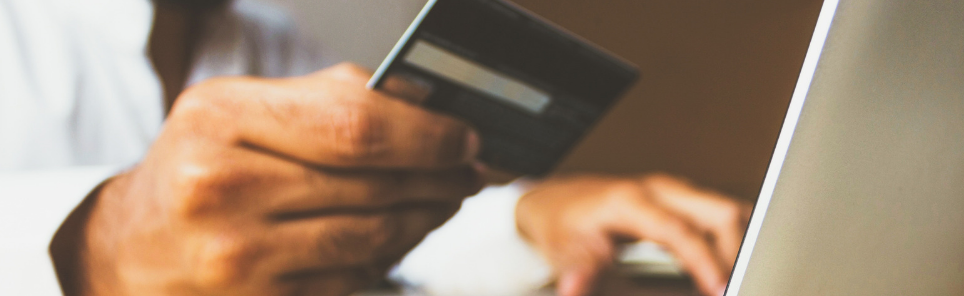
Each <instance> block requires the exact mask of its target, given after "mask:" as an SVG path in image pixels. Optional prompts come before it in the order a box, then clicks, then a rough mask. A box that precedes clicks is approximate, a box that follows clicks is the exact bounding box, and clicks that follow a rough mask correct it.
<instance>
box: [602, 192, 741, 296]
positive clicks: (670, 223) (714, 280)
mask: <svg viewBox="0 0 964 296" xmlns="http://www.w3.org/2000/svg"><path fill="white" fill-rule="evenodd" d="M612 224H613V226H612V227H613V229H614V230H615V231H616V232H618V233H622V234H624V235H629V236H635V237H636V238H637V239H649V240H652V241H654V242H656V243H658V244H661V245H663V246H665V247H666V248H667V249H668V250H669V251H670V252H671V253H673V254H674V255H675V256H676V257H677V258H679V260H680V263H681V264H682V265H683V268H684V269H686V270H687V271H688V272H689V273H690V274H691V275H692V276H693V278H694V280H695V282H696V285H697V287H699V289H700V290H701V291H702V292H703V293H706V294H708V295H710V294H712V293H716V292H718V290H719V289H721V287H723V286H724V285H726V279H725V278H724V276H723V272H722V268H721V267H720V265H719V260H718V258H717V257H716V253H715V252H714V251H713V248H712V246H711V245H710V243H709V242H708V241H707V240H706V239H705V237H704V236H703V235H701V234H700V233H699V232H697V231H695V230H694V229H693V228H692V227H691V226H690V225H688V224H686V222H685V221H684V220H682V219H680V218H677V217H675V216H672V215H671V214H669V213H668V212H666V211H665V210H662V209H660V208H658V207H653V206H646V205H641V206H636V207H632V208H626V209H624V210H622V212H621V213H618V214H617V215H614V218H613V223H612Z"/></svg>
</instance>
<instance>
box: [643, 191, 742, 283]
mask: <svg viewBox="0 0 964 296" xmlns="http://www.w3.org/2000/svg"><path fill="white" fill-rule="evenodd" d="M644 184H646V188H647V189H648V190H649V191H650V193H652V194H651V195H652V196H653V198H654V199H655V200H656V201H657V202H658V203H660V204H661V205H663V206H665V207H667V208H668V209H670V210H671V211H673V212H674V213H677V214H678V215H680V216H682V217H684V218H685V219H687V220H688V221H690V222H691V223H692V224H694V225H695V226H696V227H697V228H699V229H702V230H704V231H706V232H709V233H710V234H711V235H712V236H713V237H714V239H715V241H714V245H715V247H716V249H717V252H718V255H719V256H720V258H722V259H723V261H724V263H725V266H728V267H729V268H732V266H733V264H734V263H735V261H736V255H737V253H738V252H739V248H740V243H741V241H742V239H743V234H744V231H745V230H746V223H747V219H749V211H750V209H751V208H750V206H749V205H747V204H744V203H741V202H738V201H736V200H734V199H732V198H728V197H726V196H724V195H722V194H719V193H716V192H712V191H708V190H703V189H700V188H697V187H695V186H693V185H691V184H689V183H687V182H685V181H682V180H680V179H676V178H672V177H668V176H660V175H656V176H650V177H648V178H647V179H646V180H645V181H644Z"/></svg>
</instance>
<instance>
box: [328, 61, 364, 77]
mask: <svg viewBox="0 0 964 296" xmlns="http://www.w3.org/2000/svg"><path fill="white" fill-rule="evenodd" d="M330 70H331V73H332V74H333V75H334V76H335V77H339V78H342V79H349V80H355V79H368V78H369V77H371V72H370V71H369V70H368V69H366V68H365V67H362V66H359V65H358V64H354V63H350V62H342V63H339V64H337V65H335V66H332V67H331V68H330Z"/></svg>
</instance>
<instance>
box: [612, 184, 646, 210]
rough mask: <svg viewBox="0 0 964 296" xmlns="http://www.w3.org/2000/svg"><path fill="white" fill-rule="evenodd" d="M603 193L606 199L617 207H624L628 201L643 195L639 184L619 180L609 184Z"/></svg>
mask: <svg viewBox="0 0 964 296" xmlns="http://www.w3.org/2000/svg"><path fill="white" fill-rule="evenodd" d="M606 193H607V194H606V195H605V198H606V201H607V202H608V203H611V204H612V205H614V206H617V207H624V206H625V204H626V203H627V202H629V201H634V200H637V199H639V198H640V197H644V195H643V193H642V190H640V188H639V184H636V183H635V182H631V181H619V182H616V183H613V184H611V185H610V186H609V188H608V190H607V192H606Z"/></svg>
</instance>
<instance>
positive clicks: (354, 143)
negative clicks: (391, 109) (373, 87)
mask: <svg viewBox="0 0 964 296" xmlns="http://www.w3.org/2000/svg"><path fill="white" fill-rule="evenodd" d="M372 108H374V107H373V106H371V105H370V104H357V103H356V104H352V105H348V106H341V107H339V108H337V109H336V110H333V112H332V116H331V128H332V145H333V150H334V151H333V152H334V153H335V154H336V157H338V158H341V159H345V160H349V161H365V160H368V159H371V158H377V157H379V156H381V155H382V154H384V153H386V152H387V147H386V144H387V143H386V141H387V139H386V138H387V135H386V129H387V127H386V123H387V122H386V120H385V119H384V118H382V117H381V116H379V115H378V113H376V112H374V111H373V110H372Z"/></svg>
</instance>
